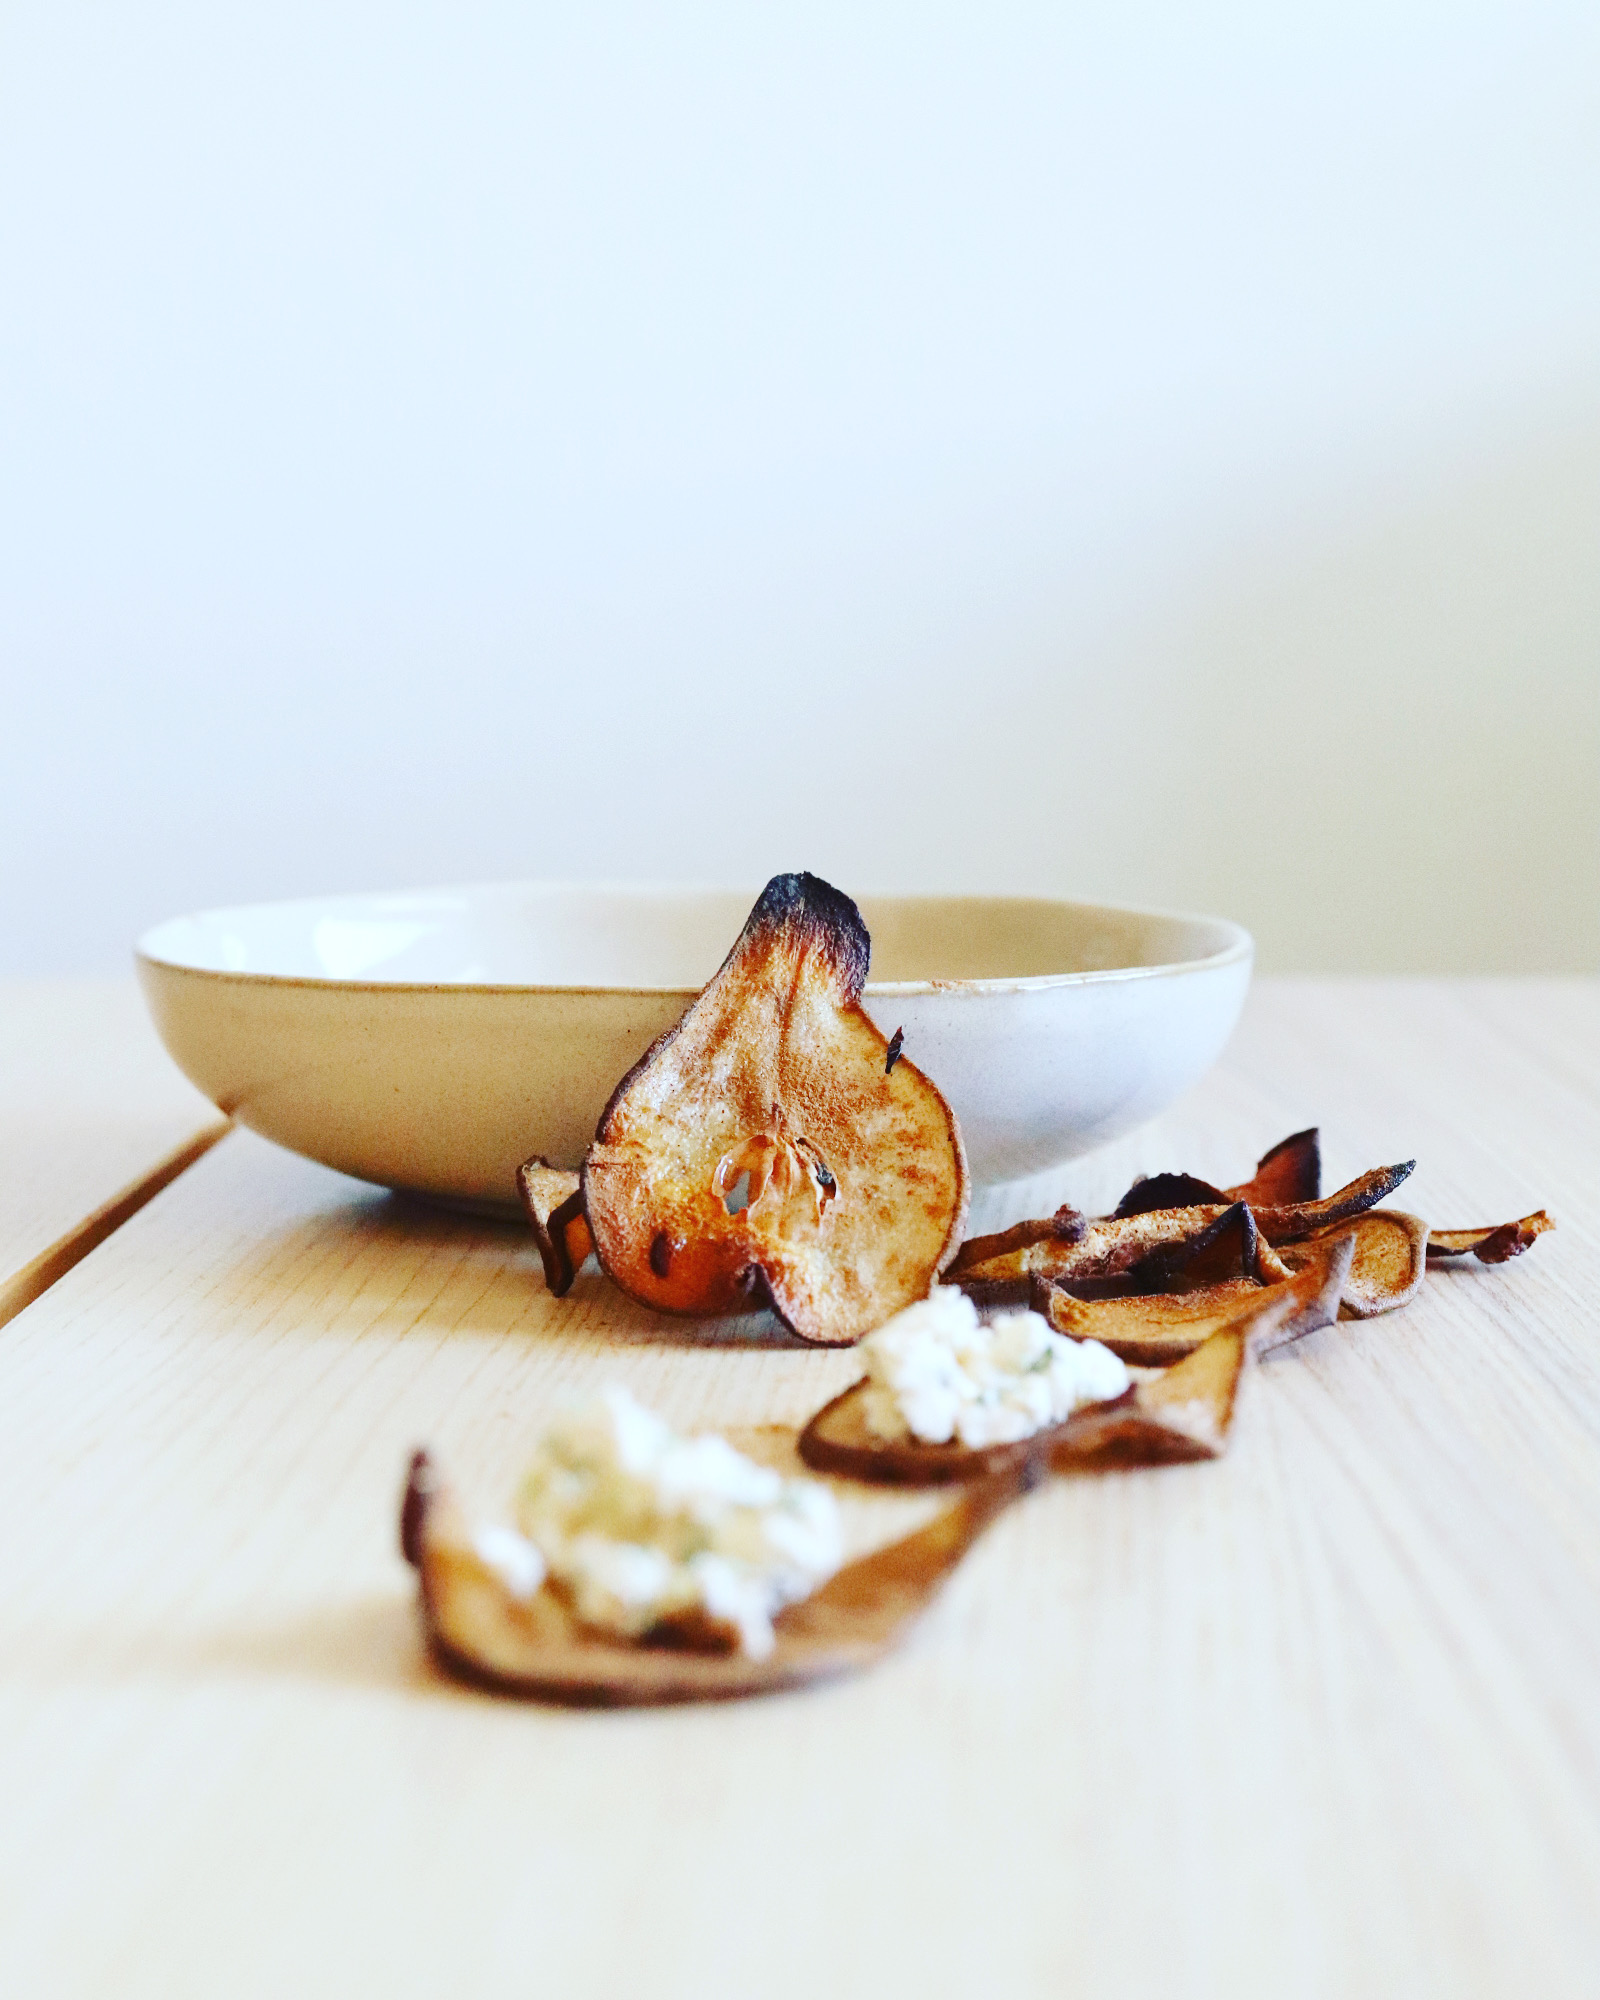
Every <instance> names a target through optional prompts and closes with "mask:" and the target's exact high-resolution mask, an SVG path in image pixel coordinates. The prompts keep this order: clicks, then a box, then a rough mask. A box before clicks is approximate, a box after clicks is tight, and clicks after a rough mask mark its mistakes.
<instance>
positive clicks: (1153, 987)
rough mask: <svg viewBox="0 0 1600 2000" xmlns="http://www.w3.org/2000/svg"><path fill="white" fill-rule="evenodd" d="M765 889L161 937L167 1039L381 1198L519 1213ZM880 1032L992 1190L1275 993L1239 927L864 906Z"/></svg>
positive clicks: (270, 916) (318, 917) (180, 1057)
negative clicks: (1263, 993) (523, 1173)
mask: <svg viewBox="0 0 1600 2000" xmlns="http://www.w3.org/2000/svg"><path fill="white" fill-rule="evenodd" d="M754 901H755V892H754V891H753V890H752V891H750V892H749V893H738V892H734V893H729V892H727V891H720V890H717V891H707V890H689V889H648V888H618V887H604V888H575V887H567V886H562V885H558V884H549V883H514V884H507V885H504V886H499V887H493V888H472V889H432V890H421V891H417V892H415V893H412V894H404V895H389V896H334V897H325V898H320V899H318V900H316V901H314V902H297V903H267V904H262V905H259V906H257V907H255V908H253V909H238V910H213V911H209V912H207V913H206V914H204V915H201V916H193V917H178V918H175V919H174V920H173V921H172V922H171V923H165V924H160V925H158V926H157V927H156V928H155V929H154V930H152V931H149V932H147V933H146V935H145V936H144V937H143V938H141V939H140V941H139V945H138V967H139V976H140V979H141V981H142V983H143V986H144V992H145V998H146V1000H147V1001H148V1002H149V1006H150V1011H151V1013H152V1014H153V1015H154V1017H155V1022H156V1026H157V1028H158V1029H159V1030H160V1032H161V1036H162V1039H163V1040H164V1041H165V1043H166V1045H167V1047H168V1049H169V1050H170V1051H171V1053H172V1055H173V1056H174V1058H175V1059H176V1061H177V1063H178V1065H179V1067H180V1068H181V1069H182V1070H183V1071H184V1073H185V1075H187V1076H188V1077H190V1078H191V1079H192V1080H193V1081H194V1082H195V1083H196V1084H198V1085H199V1087H200V1088H201V1089H202V1090H203V1091H204V1092H205V1093H206V1095H207V1096H208V1097H210V1098H212V1099H213V1100H214V1102H215V1103H216V1104H217V1105H219V1106H220V1107H221V1109H222V1110H224V1111H226V1112H229V1113H231V1114H232V1115H233V1116H234V1117H235V1118H237V1119H238V1120H239V1121H240V1122H241V1124H245V1125H249V1126H251V1127H252V1128H253V1129H254V1130H255V1131H257V1132H262V1133H264V1134H265V1135H266V1136H267V1137H268V1138H269V1139H276V1140H277V1141H278V1142H279V1144H280V1145H284V1146H288V1147H291V1148H292V1149H293V1150H294V1151H295V1152H297V1153H305V1154H308V1155H309V1156H310V1157H311V1158H312V1159H315V1160H322V1161H325V1162H326V1163H327V1164H328V1165H329V1166H332V1167H338V1168H340V1169H341V1170H342V1171H343V1172H345V1173H347V1174H354V1175H356V1176H358V1177H359V1178H360V1179H362V1180H367V1181H376V1182H378V1183H380V1184H381V1185H383V1186H386V1187H394V1188H407V1189H411V1190H413V1191H415V1192H418V1193H424V1194H429V1195H434V1196H438V1197H442V1198H444V1199H446V1200H453V1201H458V1202H468V1203H472V1204H474V1205H481V1204H485V1203H487V1204H490V1205H492V1206H495V1207H503V1206H510V1205H512V1204H514V1201H515V1183H514V1181H513V1174H514V1171H515V1169H516V1167H517V1165H518V1163H519V1162H520V1161H522V1160H524V1159H526V1158H527V1157H528V1155H529V1154H530V1153H543V1154H544V1155H545V1156H546V1157H547V1158H548V1159H551V1160H553V1161H555V1162H557V1163H558V1164H560V1165H564V1166H574V1167H575V1166H576V1165H577V1164H578V1162H579V1160H580V1158H581V1157H582V1155H583V1151H584V1148H585V1147H586V1146H587V1145H588V1143H589V1140H590V1139H591V1138H592V1137H593V1134H594V1128H595V1123H596V1121H597V1119H598V1118H599V1116H600V1113H601V1110H602V1109H603V1108H604V1105H605V1103H606V1100H607V1098H608V1097H609V1096H610V1094H611V1091H612V1089H613V1087H614V1086H615V1084H616V1083H617V1080H618V1079H619V1078H620V1077H621V1076H622V1074H623V1072H624V1071H625V1070H627V1069H628V1068H629V1067H630V1066H631V1065H632V1064H633V1063H634V1062H635V1061H636V1060H637V1058H638V1057H639V1056H640V1055H641V1054H642V1053H643V1051H644V1049H645V1048H646V1047H647V1046H648V1045H649V1043H650V1042H651V1041H652V1040H653V1039H654V1037H655V1036H657V1035H659V1034H660V1033H661V1032H662V1030H663V1029H665V1028H667V1027H669V1026H670V1025H671V1024H672V1022H674V1021H675V1020H676V1019H677V1018H678V1016H679V1015H680V1014H681V1013H682V1012H683V1010H684V1008H685V1007H686V1006H687V1005H688V1003H689V1001H690V1000H691V999H692V998H693V996H694V995H695V993H697V992H698V991H699V989H700V987H701V986H702V985H704V983H705V981H706V980H707V979H709V978H710V976H711V974H712V973H713V972H714V971H715V970H716V968H717V967H718V965H720V964H721V962H722V959H723V957H724V956H725V954H726V953H727V950H728V948H729V946H730V945H731V944H732V943H733V941H734V939H735V938H736V937H737V936H738V934H739V931H740V929H741V927H742V926H743V923H744V920H745V917H746V916H747V915H748V913H749V910H750V907H751V905H752V904H753V903H754ZM860 903H861V911H862V914H863V916H864V917H865V918H866V921H867V926H868V928H869V930H870V931H871V933H872V977H871V980H870V982H869V984H868V986H867V989H866V994H865V1002H866V1007H867V1011H868V1012H869V1013H870V1014H871V1015H872V1018H873V1019H874V1020H875V1021H876V1022H877V1024H878V1026H879V1027H880V1028H881V1029H882V1030H883V1032H884V1033H885V1034H891V1033H893V1031H894V1030H895V1029H896V1028H904V1030H905V1049H906V1054H907V1055H908V1056H910V1057H911V1059H912V1060H913V1061H914V1062H916V1063H917V1064H918V1065H919V1066H920V1067H921V1068H922V1069H923V1070H925V1071H926V1072H927V1074H928V1075H929V1076H931V1077H932V1078H933V1080H934V1081H935V1082H936V1083H937V1084H938V1085H939V1087H940V1088H941V1089H942V1090H943V1091H944V1093H945V1095H946V1096H947V1097H948V1098H949V1100H950V1102H951V1103H952V1105H953V1106H954V1107H955V1111H956V1115H957V1117H958V1118H959V1119H960V1121H961V1130H962V1133H963V1135H964V1137H965V1139H966V1145H967V1154H968V1157H969V1159H970V1161H971V1164H972V1170H973V1175H974V1178H975V1179H976V1180H977V1181H978V1182H979V1183H986V1182H994V1181H1007V1180H1014V1179H1017V1178H1019V1177H1020V1176H1022V1175H1025V1174H1034V1173H1038V1172H1041V1171H1042V1170H1043V1169H1045V1168H1047V1167H1050V1166H1053V1165H1055V1164H1056V1163H1057V1162H1059V1161H1062V1160H1066V1159H1070V1158H1072V1157H1073V1156H1074V1155H1076V1154H1079V1153H1085V1152H1088V1151H1090V1150H1091V1149H1092V1148H1093V1147H1095V1146H1098V1145H1100V1144H1101V1143H1102V1142H1103V1141H1105V1140H1107V1139H1112V1138H1115V1137H1116V1136H1117V1135H1118V1134H1119V1133H1122V1132H1126V1131H1128V1130H1130V1129H1131V1128H1132V1127H1133V1126H1135V1125H1138V1124H1140V1123H1142V1122H1143V1121H1144V1120H1145V1119H1147V1118H1149V1117H1152V1116H1153V1115H1154V1114H1155V1113H1156V1112H1157V1111H1159V1110H1160V1109H1161V1108H1162V1107H1163V1106H1164V1105H1166V1104H1167V1103H1169V1102H1170V1101H1171V1100H1172V1099H1173V1098H1174V1097H1176V1096H1177V1094H1178V1093H1179V1092H1180V1091H1182V1090H1183V1089H1185V1088H1186V1087H1187V1086H1188V1085H1189V1084H1191V1083H1192V1082H1193V1081H1194V1080H1195V1079H1196V1078H1197V1077H1198V1076H1200V1075H1201V1073H1202V1072H1203V1071H1204V1070H1206V1069H1207V1068H1208V1067H1209V1066H1210V1064H1211V1063H1212V1062H1213V1061H1214V1060H1215V1058H1216V1056H1217V1055H1218V1053H1219V1052H1220V1051H1221V1048H1222V1045H1223V1043H1224V1042H1226V1040H1227V1039H1228V1035H1229V1033H1230V1032H1231V1030H1232V1028H1233V1024H1234V1022H1235V1020H1236V1019H1237V1017H1238V1013H1239V1008H1240V1006H1241V1004H1242V1003H1243V1000H1244V995H1245V989H1246V987H1247V986H1248V985H1249V982H1250V965H1251V957H1252V947H1251V942H1250V938H1249V935H1248V933H1247V932H1245V931H1242V930H1241V929H1240V928H1239V927H1238V925H1237V924H1231V923H1225V922H1223V921H1222V920H1221V919H1219V918H1215V917H1186V916H1166V915H1160V914H1157V913H1155V912H1152V911H1145V910H1125V909H1117V908H1112V907H1109V906H1107V905H1104V904H1097V903H1064V902H1054V901H1042V900H1027V899H1023V898H1014V897H981V896H865V897H862V898H861V899H860Z"/></svg>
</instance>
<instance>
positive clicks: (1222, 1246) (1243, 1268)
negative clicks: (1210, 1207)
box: [1126, 1201, 1262, 1292]
mask: <svg viewBox="0 0 1600 2000" xmlns="http://www.w3.org/2000/svg"><path fill="white" fill-rule="evenodd" d="M1261 1250H1262V1236H1261V1231H1260V1230H1259V1229H1258V1228H1257V1227H1256V1219H1255V1217H1254V1216H1253V1215H1252V1214H1251V1212H1250V1210H1249V1208H1248V1207H1247V1206H1246V1204H1245V1203H1244V1202H1242V1201H1236V1202H1234V1203H1232V1204H1231V1205H1230V1206H1229V1207H1227V1208H1225V1209H1224V1210H1223V1211H1222V1213H1221V1214H1220V1215H1219V1216H1217V1217H1216V1220H1215V1221H1214V1222H1208V1223H1206V1224H1205V1225H1204V1227H1203V1228H1201V1229H1200V1230H1199V1231H1198V1232H1197V1233H1196V1234H1195V1235H1194V1236H1192V1237H1190V1238H1187V1239H1185V1240H1180V1241H1178V1242H1176V1243H1164V1244H1162V1245H1161V1247H1160V1248H1159V1249H1156V1250H1152V1251H1151V1252H1150V1253H1149V1255H1148V1256H1145V1257H1141V1258H1140V1260H1139V1262H1138V1263H1137V1264H1135V1265H1134V1266H1133V1267H1132V1268H1131V1269H1130V1270H1129V1272H1128V1274H1127V1279H1126V1283H1127V1284H1128V1285H1129V1287H1130V1289H1132V1290H1133V1291H1136V1292H1169V1291H1188V1290H1190V1289H1191V1288H1198V1287H1200V1286H1202V1285H1213V1284H1218V1283H1220V1282H1221V1281H1222V1280H1223V1279H1224V1278H1258V1277H1259V1276H1260V1271H1259V1269H1258V1266H1259V1264H1260V1260H1261Z"/></svg>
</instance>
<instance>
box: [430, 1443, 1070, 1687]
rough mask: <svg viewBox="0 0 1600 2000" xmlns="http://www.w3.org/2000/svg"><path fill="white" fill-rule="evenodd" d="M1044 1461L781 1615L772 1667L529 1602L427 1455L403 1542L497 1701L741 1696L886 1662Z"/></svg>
mask: <svg viewBox="0 0 1600 2000" xmlns="http://www.w3.org/2000/svg"><path fill="white" fill-rule="evenodd" d="M1043 1469H1044V1462H1043V1457H1042V1455H1041V1454H1036V1455H1035V1456H1034V1457H1033V1458H1032V1459H1031V1460H1029V1459H1024V1460H1023V1461H1021V1462H1020V1463H1019V1464H1016V1465H1014V1466H1012V1467H1011V1468H1010V1469H1009V1470H1008V1471H1007V1472H1006V1473H1004V1474H1003V1475H1002V1476H1000V1477H999V1478H995V1479H990V1480H986V1481H983V1482H981V1483H980V1484H977V1485H975V1486H973V1487H971V1488H970V1489H969V1490H968V1491H967V1492H966V1493H964V1494H963V1495H962V1497H961V1498H960V1499H959V1500H958V1501H957V1502H956V1503H955V1504H954V1505H953V1506H950V1507H947V1508H945V1509H944V1511H943V1512H942V1513H940V1514H939V1515H938V1516H937V1517H936V1518H935V1519H934V1520H932V1521H930V1522H929V1523H928V1525H927V1526H926V1527H924V1528H921V1529H919V1530H918V1531H917V1532H916V1533H915V1534H912V1535H907V1536H905V1537H904V1538H903V1539H902V1540H900V1541H897V1542H892V1543H890V1544H889V1545H888V1546H887V1547H886V1548H881V1549H876V1550H874V1551H873V1552H872V1554H870V1555H867V1556H863V1557H861V1558H860V1559H859V1560H858V1561H856V1562H852V1563H847V1564H846V1565H845V1567H844V1568H843V1569H841V1570H838V1571H837V1572H836V1573H835V1574H834V1575H833V1576H832V1577H830V1578H829V1580H828V1581H827V1582H826V1583H825V1584H823V1585H822V1587H821V1588H820V1589H819V1590H817V1591H815V1592H814V1593H813V1594H812V1595H811V1596H810V1597H808V1598H805V1599H803V1600H802V1601H801V1602H800V1603H798V1604H791V1605H789V1606H787V1607H786V1609H784V1610H783V1611H780V1612H779V1613H778V1615H777V1617H776V1618H775V1619H774V1620H773V1632H774V1634H775V1636H776V1639H777V1645H776V1647H775V1648H774V1650H773V1651H772V1652H771V1653H770V1654H769V1655H768V1656H767V1657H766V1658H765V1659H760V1660H758V1659H752V1658H751V1657H750V1656H749V1655H748V1654H745V1653H739V1652H732V1651H727V1650H704V1651H701V1650H696V1649H694V1648H692V1647H688V1646H685V1645H684V1644H683V1642H682V1638H681V1635H680V1637H679V1638H678V1641H677V1643H663V1644H660V1645H653V1644H651V1643H649V1642H648V1641H628V1640H622V1639H612V1638H608V1637H606V1636H605V1635H603V1634H600V1633H596V1632H593V1631H591V1630H589V1629H588V1628H587V1627H585V1626H582V1625H580V1624H579V1623H578V1622H577V1621H576V1619H574V1618H573V1617H572V1616H571V1615H570V1613H569V1612H568V1611H567V1609H566V1607H565V1605H564V1604H563V1603H562V1601H561V1599H560V1597H559V1596H558V1595H557V1594H556V1593H555V1592H554V1591H553V1590H551V1589H550V1588H548V1587H544V1588H541V1589H540V1590H538V1591H536V1592H535V1593H534V1595H533V1596H532V1597H531V1598H526V1599H523V1598H518V1597H516V1596H514V1595H513V1594H512V1592H511V1591H510V1590H509V1589H508V1588H507V1587H506V1584H505V1582H504V1581H503V1579H502V1578H501V1577H500V1576H499V1575H498V1574H497V1573H496V1572H495V1571H494V1570H493V1569H492V1568H491V1567H490V1566H489V1564H487V1563H486V1562H485V1561H484V1560H483V1558H482V1557H481V1556H480V1555H479V1554H478V1553H477V1550H476V1548H475V1547H474V1543H473V1536H472V1532H471V1529H470V1527H469V1524H468V1522H467V1520H466V1518H465V1516H464V1515H463V1513H462V1511H461V1508H460V1506H459V1505H458V1503H457V1502H456V1500H455V1499H454V1497H453V1495H452V1494H451V1493H450V1491H449V1490H448V1488H446V1487H445V1486H443V1485H442V1484H441V1482H440V1481H439V1478H438V1476H437V1474H436V1472H435V1471H434V1468H433V1465H432V1463H431V1462H430V1460H429V1458H428V1455H427V1453H426V1452H418V1453H416V1455H415V1456H414V1457H413V1459H412V1461H411V1472H410V1477H409V1478H408V1480H407V1482H406V1490H405V1497H404V1500H403V1501H402V1504H401V1513H400V1545H401V1550H402V1552H403V1554H404V1555H405V1558H406V1560H407V1561H408V1562H409V1563H411V1564H412V1566H413V1567H414V1568H415V1569H416V1571H417V1574H418V1578H419V1582H420V1591H419V1596H420V1602H421V1612H422V1626H423V1631H424V1634H425V1635H426V1638H427V1641H428V1646H429V1649H430V1651H431V1652H432V1653H433V1656H434V1658H435V1659H436V1660H437V1661H438V1662H439V1664H440V1665H441V1666H442V1667H444V1668H445V1669H446V1670H447V1671H448V1672H449V1673H451V1674H453V1675H455V1676H456V1677H457V1678H459V1679H461V1680H465V1681H469V1682H471V1683H473V1684H474V1685H476V1686H479V1687H485V1688H489V1689H492V1690H494V1691H495V1692H496V1693H500V1694H509V1695H519V1696H523V1697H525V1698H528V1699H531V1700H536V1701H548V1702H560V1703H565V1704H568V1705H577V1706H587V1707H600V1708H639V1707H654V1706H659V1705H660V1704H662V1703H665V1702H683V1701H732V1700H736V1699H738V1698H739V1697H740V1696H744V1695H757V1694H772V1693H775V1692H776V1691H777V1690H778V1689H780V1688H788V1687H799V1686H803V1685H805V1684H806V1683H808V1682H811V1681H821V1680H829V1679H832V1678H833V1677H834V1676H836V1675H839V1674H846V1673H855V1672H858V1671H859V1670H860V1669H861V1668H863V1667H868V1666H871V1665H872V1663H873V1662H874V1661H875V1660H877V1659H879V1658H880V1657H881V1656H882V1655H883V1654H885V1653H887V1652H888V1651H889V1650H890V1649H891V1648H892V1647H893V1646H894V1645H895V1644H896V1643H897V1642H898V1640H899V1639H900V1638H901V1637H902V1636H903V1635H904V1633H905V1632H906V1631H907V1630H908V1629H909V1627H910V1626H911V1624H912V1622H913V1621H914V1620H915V1618H916V1616H917V1614H918V1613H919V1612H920V1611H922V1610H923V1608H924V1607H925V1606H926V1605H927V1604H928V1602H929V1601H930V1600H931V1599H932V1598H933V1596H934V1595H935V1594H936V1592H937V1591H938V1589H939V1586H940V1585H941V1584H942V1583H943V1582H944V1580H945V1578H946V1577H947V1576H949V1574H950V1572H951V1571H952V1570H953V1569H954V1568H955V1567H956V1565H957V1563H959V1562H960V1560H961V1558H962V1557H963V1556H964V1555H965V1554H966V1553H967V1551H968V1549H970V1548H971V1547H972V1545H973V1543H974V1542H976V1541H977V1539H978V1537H979V1536H980V1535H981V1534H982V1533H983V1531H984V1530H985V1528H987V1527H988V1526H989V1524H990V1523H991V1522H992V1521H993V1520H995V1519H996V1517H997V1516H998V1515H1000V1514H1001V1513H1003V1512H1004V1510H1005V1509H1006V1508H1007V1507H1009V1506H1010V1505H1011V1503H1012V1501H1014V1500H1016V1499H1017V1498H1018V1497H1019V1496H1020V1495H1021V1494H1023V1493H1025V1492H1027V1490H1028V1489H1029V1488H1030V1487H1031V1486H1033V1485H1034V1484H1036V1483H1037V1481H1038V1479H1039V1477H1040V1475H1041V1473H1042V1471H1043Z"/></svg>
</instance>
